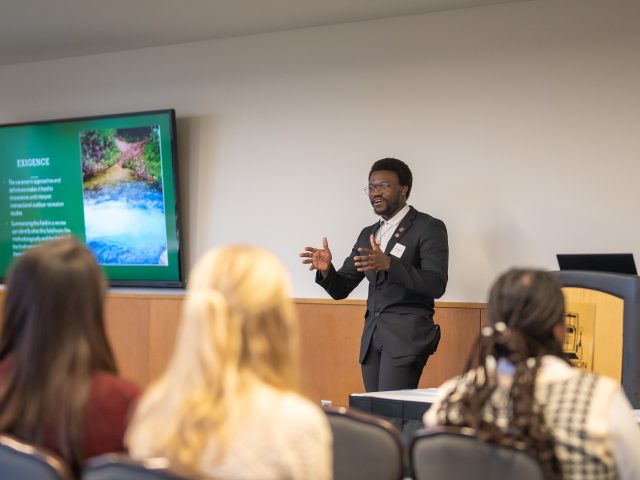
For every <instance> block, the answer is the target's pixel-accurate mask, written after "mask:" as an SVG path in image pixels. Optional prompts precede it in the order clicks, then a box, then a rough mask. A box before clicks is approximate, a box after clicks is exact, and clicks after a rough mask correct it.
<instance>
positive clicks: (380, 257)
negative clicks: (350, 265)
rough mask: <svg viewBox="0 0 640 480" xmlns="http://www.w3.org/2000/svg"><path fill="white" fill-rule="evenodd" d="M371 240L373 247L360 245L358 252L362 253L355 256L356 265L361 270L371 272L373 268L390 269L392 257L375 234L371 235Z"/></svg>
mask: <svg viewBox="0 0 640 480" xmlns="http://www.w3.org/2000/svg"><path fill="white" fill-rule="evenodd" d="M369 241H370V242H371V248H370V249H369V248H365V247H360V248H358V252H359V253H360V255H356V256H355V257H353V260H354V265H355V266H356V267H357V268H358V271H359V272H369V271H371V270H373V271H376V272H379V271H385V270H389V267H390V266H391V259H390V258H389V257H387V256H386V255H385V254H384V252H383V251H382V250H380V245H378V244H377V243H376V241H375V238H374V237H373V234H372V235H371V236H370V237H369Z"/></svg>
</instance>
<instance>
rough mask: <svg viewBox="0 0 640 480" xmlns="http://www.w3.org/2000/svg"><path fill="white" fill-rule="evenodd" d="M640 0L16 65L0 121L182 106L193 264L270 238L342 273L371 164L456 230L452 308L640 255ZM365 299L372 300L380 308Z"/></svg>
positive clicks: (186, 226) (2, 86)
mask: <svg viewBox="0 0 640 480" xmlns="http://www.w3.org/2000/svg"><path fill="white" fill-rule="evenodd" d="M639 52H640V2H636V1H633V0H629V1H618V0H609V1H602V0H548V1H546V0H535V1H530V2H523V3H514V4H505V5H496V6H490V7H481V8H474V9H467V10H458V11H452V12H443V13H437V14H429V15H419V16H411V17H401V18H395V19H386V20H379V21H371V22H363V23H355V24H348V25H337V26H329V27H320V28H310V29H304V30H297V31H290V32H282V33H274V34H268V35H257V36H251V37H240V38H233V39H227V40H218V41H210V42H202V43H193V44H185V45H176V46H170V47H162V48H154V49H145V50H137V51H131V52H122V53H115V54H104V55H95V56H87V57H78V58H72V59H65V60H57V61H51V62H39V63H32V64H23V65H13V66H6V67H0V123H7V122H19V121H28V120H36V119H46V118H62V117H68V116H82V115H91V114H102V113H117V112H124V111H139V110H148V109H158V108H166V107H173V108H175V109H176V111H177V115H178V118H179V122H178V129H179V132H178V139H179V143H180V145H179V149H180V156H181V158H180V162H181V172H180V173H181V182H180V183H181V189H182V200H183V202H182V210H183V212H184V214H183V239H184V240H185V250H186V256H185V258H186V260H187V262H186V263H187V264H192V263H193V261H194V260H195V259H196V258H197V257H198V256H199V255H200V254H201V253H202V252H204V251H205V250H206V249H207V248H209V247H212V246H216V245H220V244H225V243H229V242H251V243H256V244H260V245H262V246H264V247H266V248H269V249H271V250H273V251H274V252H275V253H276V254H277V255H278V256H279V257H280V258H281V259H282V260H283V262H285V263H286V265H287V267H288V268H289V271H290V272H291V275H292V277H293V281H294V295H295V296H297V297H324V296H325V294H324V292H323V291H322V290H321V289H319V288H318V287H317V286H315V285H314V283H313V280H312V275H311V274H310V273H309V272H308V271H306V270H305V269H304V267H303V266H302V265H300V264H299V263H298V257H297V253H298V252H299V251H300V249H301V248H302V247H303V246H304V245H307V244H314V245H317V244H319V242H320V239H321V237H322V236H323V235H327V236H328V237H329V241H330V245H331V247H332V249H333V252H334V255H335V257H336V261H337V262H338V263H341V262H342V259H343V258H344V256H345V255H346V254H347V253H348V252H349V251H350V248H351V245H352V244H353V242H354V240H355V238H356V236H357V234H358V232H359V231H360V229H361V228H362V227H363V226H365V225H367V224H370V223H373V221H374V220H375V216H374V215H373V214H372V212H371V209H370V206H369V205H368V202H367V199H366V197H365V195H364V193H363V192H362V188H361V187H363V186H364V185H365V184H366V181H367V173H368V169H369V167H370V165H371V163H372V162H373V161H374V160H376V159H378V158H381V157H385V156H396V157H399V158H401V159H403V160H405V161H406V162H407V163H408V164H409V165H410V166H411V167H412V169H413V172H414V178H415V180H414V191H413V192H412V195H411V198H410V203H412V204H413V205H414V206H416V207H417V208H418V209H420V210H423V211H426V212H429V213H431V214H433V215H435V216H437V217H439V218H441V219H443V220H444V221H445V223H446V224H447V226H448V228H449V236H450V248H451V267H450V283H449V288H448V291H447V294H446V296H445V297H444V299H445V300H449V301H482V300H484V298H485V293H486V290H487V288H488V286H489V284H490V282H491V281H492V279H493V278H494V277H495V275H496V274H497V273H498V272H500V271H501V270H503V269H505V268H506V267H508V266H510V265H513V264H520V265H522V264H524V265H533V266H539V267H543V268H549V269H556V264H555V253H557V252H627V251H631V252H634V253H635V254H636V257H637V259H638V260H640V255H639V254H640V245H639V242H638V241H639V239H640V222H638V221H637V217H638V215H637V214H636V209H637V205H638V203H639V200H640V195H639V194H638V189H637V186H638V185H637V184H638V178H640V161H638V156H639V153H640V53H639ZM365 295H366V290H365V289H364V288H363V286H361V287H360V288H359V289H358V290H357V291H356V292H355V293H354V295H353V297H355V298H364V296H365Z"/></svg>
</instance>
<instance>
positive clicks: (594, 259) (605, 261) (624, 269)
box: [556, 253, 638, 275]
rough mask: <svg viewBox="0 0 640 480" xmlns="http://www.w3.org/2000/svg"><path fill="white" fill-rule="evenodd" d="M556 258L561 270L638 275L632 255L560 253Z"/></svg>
mask: <svg viewBox="0 0 640 480" xmlns="http://www.w3.org/2000/svg"><path fill="white" fill-rule="evenodd" d="M556 256H557V257H558V265H559V266H560V270H590V271H594V272H609V273H628V274H632V275H637V274H638V271H637V270H636V264H635V262H634V261H633V254H632V253H574V254H563V253H559V254H558V255H556Z"/></svg>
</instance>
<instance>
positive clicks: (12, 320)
mask: <svg viewBox="0 0 640 480" xmlns="http://www.w3.org/2000/svg"><path fill="white" fill-rule="evenodd" d="M105 294H106V282H105V279H104V275H103V274H102V271H101V269H100V267H99V266H98V265H97V264H96V261H95V259H94V257H93V255H92V253H91V252H90V251H89V250H88V249H87V248H86V247H85V246H83V245H82V244H81V243H79V242H78V241H77V240H75V239H73V238H71V237H66V238H60V239H56V240H52V241H49V242H45V243H42V244H40V245H38V246H36V247H34V248H32V249H30V250H28V251H26V252H25V253H24V254H23V255H22V256H20V257H19V258H18V259H17V260H16V262H15V263H14V265H13V266H12V268H11V270H10V272H9V275H8V278H7V286H6V290H5V295H4V296H5V305H4V314H3V323H2V334H1V337H0V432H2V433H7V434H11V435H13V436H15V437H17V438H19V439H21V440H24V441H27V442H30V443H33V444H36V445H39V446H44V447H47V448H50V449H51V450H53V451H54V452H56V453H57V454H59V455H60V456H61V457H62V458H63V459H64V460H65V461H66V462H67V463H68V464H69V465H70V467H71V468H72V470H73V471H74V472H76V473H78V472H79V471H80V469H81V468H82V464H83V463H84V459H85V458H88V457H91V456H95V455H98V454H101V453H106V452H116V451H124V446H123V437H124V432H125V429H126V426H127V423H128V414H129V410H130V409H131V407H132V406H133V403H134V402H135V400H136V399H137V397H138V396H139V394H140V391H139V389H138V387H136V386H135V385H133V384H132V383H129V382H126V381H124V380H122V379H119V378H118V377H117V376H116V374H117V371H116V364H115V360H114V357H113V353H112V351H111V347H110V346H109V343H108V341H107V336H106V334H105V330H104V322H103V304H104V298H105Z"/></svg>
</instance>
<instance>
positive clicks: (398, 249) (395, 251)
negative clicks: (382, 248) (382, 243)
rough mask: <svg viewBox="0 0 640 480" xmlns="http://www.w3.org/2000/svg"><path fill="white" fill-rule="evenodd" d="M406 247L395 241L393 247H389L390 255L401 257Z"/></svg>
mask: <svg viewBox="0 0 640 480" xmlns="http://www.w3.org/2000/svg"><path fill="white" fill-rule="evenodd" d="M405 248H407V247H405V246H404V245H401V244H399V243H396V244H395V245H394V246H393V248H392V249H391V252H389V253H390V254H391V255H393V256H394V257H398V258H400V257H402V254H403V253H404V249H405Z"/></svg>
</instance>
